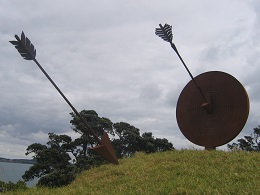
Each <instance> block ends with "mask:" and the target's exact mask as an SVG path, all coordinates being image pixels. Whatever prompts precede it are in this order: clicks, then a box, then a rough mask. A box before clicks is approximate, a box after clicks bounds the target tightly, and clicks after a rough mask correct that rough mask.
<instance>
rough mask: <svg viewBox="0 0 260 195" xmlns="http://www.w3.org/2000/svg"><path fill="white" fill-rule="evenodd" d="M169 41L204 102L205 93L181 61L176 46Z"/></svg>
mask: <svg viewBox="0 0 260 195" xmlns="http://www.w3.org/2000/svg"><path fill="white" fill-rule="evenodd" d="M170 43H171V47H172V48H173V50H174V51H175V52H176V54H177V55H178V57H179V58H180V60H181V62H182V64H183V66H184V67H185V69H186V70H187V72H188V73H189V75H190V77H191V79H192V81H193V82H194V84H195V85H196V87H197V89H198V91H199V92H200V94H201V96H202V98H203V99H204V101H205V102H207V99H206V97H205V95H204V93H203V91H202V89H201V88H200V87H199V85H198V84H197V82H196V81H195V79H194V77H193V75H192V74H191V72H190V70H189V69H188V67H187V66H186V64H185V62H184V61H183V59H182V57H181V55H180V54H179V52H178V50H177V48H176V46H175V45H174V44H173V43H172V42H170Z"/></svg>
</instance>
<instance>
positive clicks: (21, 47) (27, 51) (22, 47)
mask: <svg viewBox="0 0 260 195" xmlns="http://www.w3.org/2000/svg"><path fill="white" fill-rule="evenodd" d="M14 37H15V38H16V40H17V41H9V42H10V43H12V44H13V45H14V46H15V48H16V49H17V51H18V52H19V53H20V54H21V56H22V57H23V58H24V59H26V60H33V59H35V57H36V49H35V48H34V46H33V44H32V43H31V41H30V40H29V39H28V38H27V37H25V35H24V32H22V34H21V39H20V38H19V37H18V36H17V35H15V36H14Z"/></svg>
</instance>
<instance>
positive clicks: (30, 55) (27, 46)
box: [9, 32, 119, 165]
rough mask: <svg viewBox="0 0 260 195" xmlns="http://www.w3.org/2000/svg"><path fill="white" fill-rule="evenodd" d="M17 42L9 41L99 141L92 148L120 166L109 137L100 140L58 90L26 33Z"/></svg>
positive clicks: (17, 38)
mask: <svg viewBox="0 0 260 195" xmlns="http://www.w3.org/2000/svg"><path fill="white" fill-rule="evenodd" d="M15 38H16V41H9V42H10V43H11V44H13V45H14V46H15V48H16V49H17V50H18V52H19V53H20V55H21V56H22V57H23V58H24V59H26V60H33V61H34V62H35V63H36V64H37V66H38V67H39V68H40V69H41V71H42V72H43V73H44V75H45V76H46V77H47V78H48V79H49V81H50V82H51V83H52V85H53V86H54V87H55V88H56V89H57V91H58V92H59V93H60V95H61V96H62V97H63V99H64V100H65V101H66V102H67V103H68V104H69V106H70V107H71V109H72V110H73V111H74V113H75V114H76V115H77V116H78V117H79V119H80V120H81V121H82V122H83V124H84V125H85V127H86V128H87V129H88V130H89V132H90V133H91V134H92V136H93V137H94V139H95V140H96V141H97V143H98V145H97V146H95V147H94V148H92V150H94V151H95V152H96V153H98V154H99V155H100V156H102V157H103V158H104V159H106V160H107V161H109V162H111V163H113V164H116V165H118V164H119V162H118V159H117V156H116V154H115V151H114V149H113V147H112V145H111V141H110V139H109V137H108V135H107V133H106V132H104V133H103V135H102V138H101V140H100V139H99V138H98V136H97V135H96V133H95V132H94V131H93V130H92V129H91V128H90V127H89V125H88V124H87V122H86V121H85V120H84V119H83V118H82V117H81V116H80V114H79V112H78V111H77V110H76V109H75V108H74V106H73V105H72V104H71V103H70V101H69V100H68V99H67V98H66V96H65V95H64V94H63V93H62V91H61V90H60V89H59V88H58V86H57V85H56V84H55V83H54V81H53V80H52V79H51V77H50V76H49V75H48V74H47V72H46V71H45V70H44V69H43V68H42V66H41V65H40V63H39V62H38V61H37V60H36V58H35V57H36V49H35V48H34V45H33V44H32V43H31V41H30V40H29V39H28V38H27V37H25V35H24V33H23V32H22V34H21V39H20V38H19V36H17V35H15Z"/></svg>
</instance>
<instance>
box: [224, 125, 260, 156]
mask: <svg viewBox="0 0 260 195" xmlns="http://www.w3.org/2000/svg"><path fill="white" fill-rule="evenodd" d="M237 141H238V143H232V144H228V145H227V146H228V148H229V149H230V150H246V151H249V152H251V151H256V152H259V151H260V126H258V127H256V128H254V132H253V133H252V134H251V135H250V136H244V138H241V139H239V140H237Z"/></svg>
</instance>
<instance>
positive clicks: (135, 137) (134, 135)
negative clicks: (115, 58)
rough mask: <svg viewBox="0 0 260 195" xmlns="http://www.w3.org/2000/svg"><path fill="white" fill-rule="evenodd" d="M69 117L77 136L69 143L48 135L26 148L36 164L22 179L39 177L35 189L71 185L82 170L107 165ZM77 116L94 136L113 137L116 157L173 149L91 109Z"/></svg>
mask: <svg viewBox="0 0 260 195" xmlns="http://www.w3.org/2000/svg"><path fill="white" fill-rule="evenodd" d="M70 115H71V116H72V120H71V121H70V123H71V124H72V129H73V130H74V131H75V132H76V133H79V135H80V137H79V138H77V139H75V140H72V139H71V137H69V136H68V135H56V134H54V133H49V140H48V142H47V143H46V145H42V144H39V143H34V144H31V145H30V146H28V148H27V152H26V155H28V154H33V159H34V161H35V164H34V165H33V166H31V167H30V168H29V170H27V171H26V172H25V174H24V175H23V179H25V180H26V181H28V180H32V179H34V178H35V177H38V178H40V180H39V182H38V184H37V186H48V187H60V186H65V185H67V184H69V183H70V182H72V181H73V180H74V179H75V177H76V175H77V174H78V173H80V172H81V171H82V170H87V169H90V168H92V167H94V166H99V165H101V164H104V163H107V161H106V160H104V159H103V158H102V157H100V156H99V155H97V154H96V153H95V152H93V151H92V150H91V148H93V147H94V146H95V144H96V141H95V140H94V139H93V137H92V136H91V135H90V132H89V129H88V128H86V127H85V125H84V124H83V123H82V121H81V120H80V119H79V118H78V116H77V115H76V114H75V113H70ZM80 115H81V117H82V118H83V119H84V120H86V121H87V124H88V125H89V128H91V129H92V130H93V131H94V132H96V133H97V136H99V137H100V136H101V135H102V134H103V133H104V131H106V132H107V133H108V134H110V136H113V140H112V145H113V147H114V149H115V152H116V155H117V157H118V158H121V157H129V156H131V155H133V154H134V153H135V152H138V151H144V152H146V153H152V152H159V151H166V150H171V149H174V148H173V145H172V143H170V142H168V140H167V139H159V138H156V139H155V138H154V137H153V135H152V133H151V132H148V133H144V134H142V136H141V135H140V130H139V129H138V128H136V127H134V126H132V125H130V124H128V123H125V122H119V123H114V124H113V123H112V122H111V121H110V120H109V119H108V118H104V117H99V116H98V114H97V113H96V112H95V111H94V110H82V111H81V112H80ZM71 157H73V158H71Z"/></svg>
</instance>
